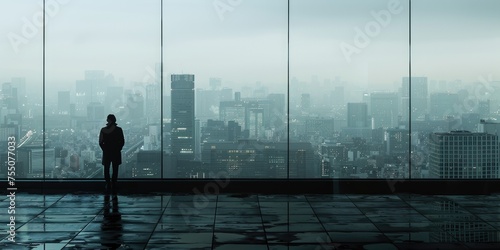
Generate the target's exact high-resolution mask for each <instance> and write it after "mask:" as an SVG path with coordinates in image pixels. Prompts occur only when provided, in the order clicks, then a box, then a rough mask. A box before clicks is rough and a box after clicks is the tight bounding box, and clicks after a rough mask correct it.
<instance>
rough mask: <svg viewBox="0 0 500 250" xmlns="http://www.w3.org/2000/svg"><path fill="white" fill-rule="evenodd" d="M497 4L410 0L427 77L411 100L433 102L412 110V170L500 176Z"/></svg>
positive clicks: (418, 60)
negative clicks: (421, 112) (415, 114)
mask: <svg viewBox="0 0 500 250" xmlns="http://www.w3.org/2000/svg"><path fill="white" fill-rule="evenodd" d="M499 11H500V2H499V1H495V0H484V1H473V0H453V1H451V0H444V1H430V0H420V1H413V2H412V55H413V56H412V74H413V75H414V76H420V77H425V78H427V81H428V96H423V95H421V97H415V96H413V93H412V98H413V101H412V104H414V105H413V106H414V107H416V106H418V105H424V101H428V105H429V106H428V107H429V108H428V112H426V115H425V116H419V117H412V133H413V135H414V140H412V146H413V148H414V151H413V155H412V159H413V161H412V166H413V171H412V172H413V173H415V175H413V177H415V178H442V179H461V178H479V179H482V178H498V177H499V170H498V166H499V159H498V157H499V154H498V152H499V151H498V131H499V130H498V128H499V126H500V125H498V119H499V118H500V117H499V114H500V113H499V107H500V95H499V93H500V92H499V91H500V81H499V77H498V76H499V75H500V72H499V69H498V65H499V64H500V30H499V29H498V25H499V24H500V16H499V15H498V12H499ZM420 88H421V87H420V86H419V85H415V84H413V85H412V92H414V93H415V94H420V93H421V92H422V90H421V89H420ZM413 118H414V119H413ZM466 131H467V132H466ZM483 132H485V133H488V134H491V135H485V134H481V133H483ZM488 144H489V145H491V147H490V146H488Z"/></svg>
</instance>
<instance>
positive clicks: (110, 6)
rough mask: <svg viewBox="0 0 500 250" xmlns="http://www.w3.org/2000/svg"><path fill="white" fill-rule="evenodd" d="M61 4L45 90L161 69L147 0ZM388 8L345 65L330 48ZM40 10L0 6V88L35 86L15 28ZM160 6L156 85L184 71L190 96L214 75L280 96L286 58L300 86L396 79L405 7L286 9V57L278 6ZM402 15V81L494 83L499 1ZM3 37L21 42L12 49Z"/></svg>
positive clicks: (35, 38)
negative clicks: (192, 85) (191, 79)
mask: <svg viewBox="0 0 500 250" xmlns="http://www.w3.org/2000/svg"><path fill="white" fill-rule="evenodd" d="M54 1H56V0H54ZM61 1H62V0H61ZM392 1H395V2H394V3H393V2H392ZM47 2H51V1H49V0H47ZM62 2H64V4H59V5H58V6H59V9H58V10H57V11H53V12H52V13H50V14H51V15H50V16H47V29H46V86H47V88H51V87H53V88H55V89H57V90H71V89H72V88H73V87H74V83H75V81H76V80H81V79H83V72H84V71H85V70H92V69H100V70H105V71H106V72H107V73H111V74H113V75H114V76H115V78H117V79H119V78H123V79H124V81H125V83H126V84H129V83H130V82H140V81H143V80H144V79H149V77H148V76H150V73H149V70H150V69H154V68H155V64H156V63H158V62H160V60H161V53H160V52H161V50H160V49H161V47H160V45H161V44H160V38H161V36H160V31H161V26H160V25H161V22H160V20H161V16H160V1H159V0H141V1H132V0H128V1H126V0H106V1H102V0H64V1H62ZM66 2H67V3H66ZM214 2H217V3H219V5H218V7H219V9H217V8H216V7H214ZM397 2H400V3H401V8H402V11H401V13H398V14H391V17H390V22H388V24H387V25H386V26H383V25H380V24H379V25H380V27H381V28H380V30H379V31H378V32H374V33H375V35H374V36H369V38H370V39H369V42H368V43H367V44H365V45H366V46H364V47H363V48H358V49H359V50H358V53H356V54H352V56H351V57H350V59H349V60H348V59H347V58H346V56H345V53H343V52H342V49H341V48H342V44H343V45H344V46H345V45H346V44H349V45H353V44H354V43H355V39H356V35H357V33H356V31H357V29H359V30H361V31H364V30H365V28H366V26H367V25H368V24H374V22H377V20H376V18H374V16H373V14H372V13H380V12H381V11H387V10H388V4H390V3H393V4H397ZM40 3H41V1H40V0H0V19H1V20H0V83H3V82H9V81H10V79H11V78H12V77H19V76H24V77H26V78H27V80H28V83H29V84H33V88H32V89H31V90H33V89H37V88H39V87H40V85H39V84H41V79H42V30H41V28H39V29H38V31H36V32H32V34H30V35H32V36H30V37H26V36H24V35H23V28H25V26H26V22H31V23H33V22H36V17H37V14H39V13H41V5H40ZM163 3H164V4H163V5H164V9H163V10H164V13H163V19H164V20H163V21H164V26H163V32H164V33H163V42H164V43H163V45H164V47H163V49H164V53H163V60H164V75H165V76H166V78H165V81H166V83H168V82H169V81H168V79H169V78H168V76H169V75H170V74H172V73H189V74H195V76H196V84H197V87H203V88H206V87H208V79H209V78H210V77H220V78H222V79H223V86H226V87H233V88H238V87H239V86H242V85H245V84H246V85H252V84H254V83H255V82H257V81H260V82H262V83H263V84H265V85H267V86H268V87H269V88H270V89H271V90H275V91H276V92H285V91H286V86H287V85H286V81H287V60H288V59H289V60H290V61H289V62H290V77H298V78H299V79H302V80H304V81H308V80H310V79H311V76H318V77H319V78H320V79H324V78H330V79H334V78H335V77H336V76H340V77H342V79H345V80H347V81H350V82H354V83H355V84H358V85H359V86H360V87H363V88H367V87H370V88H378V87H380V88H381V89H384V88H388V87H389V88H392V87H393V86H394V85H393V84H394V82H398V81H400V80H401V77H403V76H407V75H408V67H409V66H408V63H409V58H408V55H409V49H410V47H409V23H408V21H409V16H410V15H409V13H408V12H409V2H408V1H403V0H401V1H396V0H374V1H368V0H356V1H354V0H315V1H311V0H291V1H290V28H289V29H290V34H289V35H290V44H289V46H290V57H289V58H288V57H287V46H288V44H287V35H288V24H287V15H288V13H287V11H288V9H287V4H288V3H287V1H285V0H274V1H269V0H241V1H237V0H233V1H227V0H220V1H217V0H216V1H213V0H176V1H174V0H165V1H164V2H163ZM230 3H236V4H234V6H232V5H230ZM221 6H222V7H221ZM411 6H412V13H411V20H412V23H411V29H412V34H411V38H412V41H411V52H412V61H411V65H412V74H413V75H419V76H427V77H429V78H430V79H436V80H441V79H443V80H454V79H463V80H465V81H474V80H476V79H477V78H478V76H480V75H484V74H493V75H494V76H498V75H500V72H499V70H498V66H497V65H500V46H499V44H500V29H499V28H500V27H499V25H500V16H499V15H498V14H497V13H499V12H500V1H496V0H482V1H481V0H479V1H478V0H467V1H464V0H439V1H436V0H413V1H412V2H411ZM220 8H225V9H224V10H226V11H225V12H224V11H221V9H220ZM34 19H35V21H34ZM35 26H36V25H35ZM365 33H366V32H365ZM12 34H16V35H19V36H20V37H22V38H23V39H25V40H24V42H25V43H22V44H19V46H17V50H16V49H15V48H14V47H15V46H12V41H11V40H12ZM496 78H498V77H496Z"/></svg>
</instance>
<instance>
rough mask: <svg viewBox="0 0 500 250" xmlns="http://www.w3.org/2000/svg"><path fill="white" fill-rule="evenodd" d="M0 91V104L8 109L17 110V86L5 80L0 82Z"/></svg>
mask: <svg viewBox="0 0 500 250" xmlns="http://www.w3.org/2000/svg"><path fill="white" fill-rule="evenodd" d="M0 93H1V96H0V100H1V103H0V106H3V107H6V108H7V109H10V110H17V107H18V100H17V88H15V87H13V86H12V84H11V83H9V82H6V83H4V84H2V91H1V92H0Z"/></svg>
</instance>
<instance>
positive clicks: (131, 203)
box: [0, 193, 500, 250]
mask: <svg viewBox="0 0 500 250" xmlns="http://www.w3.org/2000/svg"><path fill="white" fill-rule="evenodd" d="M1 200H2V204H4V206H5V209H3V211H4V212H3V213H2V214H3V219H2V222H3V223H2V224H3V225H4V228H6V230H1V232H2V233H1V234H2V239H3V240H2V241H1V242H0V248H1V249H252V250H258V249H383V250H389V249H500V202H499V201H500V195H487V196H486V195H485V196H438V195H436V196H421V195H378V196H377V195H345V194H342V195H338V194H335V195H290V196H287V195H256V194H251V195H246V194H219V195H203V194H199V195H183V194H149V195H121V194H118V195H112V194H111V195H105V194H64V195H63V194H58V195H41V194H27V193H17V194H16V196H15V209H14V210H15V228H16V229H15V231H14V232H15V238H14V240H15V243H12V242H10V241H9V239H8V233H9V232H8V231H9V226H8V225H7V224H9V223H10V216H11V215H13V214H11V215H9V214H8V213H7V211H8V207H9V202H10V197H6V196H4V197H3V198H1Z"/></svg>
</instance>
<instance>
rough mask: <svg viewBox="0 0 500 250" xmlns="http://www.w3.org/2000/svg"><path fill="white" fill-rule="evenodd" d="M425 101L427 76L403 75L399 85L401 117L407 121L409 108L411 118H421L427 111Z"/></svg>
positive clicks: (426, 100)
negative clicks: (401, 83) (401, 82)
mask: <svg viewBox="0 0 500 250" xmlns="http://www.w3.org/2000/svg"><path fill="white" fill-rule="evenodd" d="M410 88H411V89H410ZM410 90H411V98H410ZM427 102H428V88H427V77H403V85H402V87H401V103H402V109H401V117H402V119H403V120H405V121H408V119H409V115H410V114H409V112H408V110H409V109H411V120H422V119H423V118H424V117H425V115H426V114H427V113H428V111H427Z"/></svg>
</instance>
